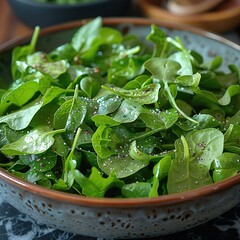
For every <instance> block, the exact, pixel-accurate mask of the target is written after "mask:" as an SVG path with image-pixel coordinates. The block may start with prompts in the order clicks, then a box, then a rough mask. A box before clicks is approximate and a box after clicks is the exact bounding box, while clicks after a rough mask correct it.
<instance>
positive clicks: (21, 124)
mask: <svg viewBox="0 0 240 240" xmlns="http://www.w3.org/2000/svg"><path fill="white" fill-rule="evenodd" d="M41 107H42V102H39V103H31V104H29V105H28V106H25V107H24V108H22V109H20V110H18V111H15V112H13V113H10V114H8V115H5V116H2V117H0V123H3V122H5V123H7V124H8V126H9V127H10V128H12V129H13V130H22V129H24V128H26V127H27V126H28V125H29V123H30V122H31V120H32V119H33V117H34V115H35V114H36V113H37V112H38V110H39V109H40V108H41Z"/></svg>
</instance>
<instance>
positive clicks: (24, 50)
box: [12, 27, 40, 80]
mask: <svg viewBox="0 0 240 240" xmlns="http://www.w3.org/2000/svg"><path fill="white" fill-rule="evenodd" d="M39 33H40V28H39V27H36V28H35V29H34V32H33V36H32V39H31V42H30V44H28V45H24V46H18V47H16V48H14V50H13V52H12V76H13V79H14V80H16V79H18V78H19V76H20V72H19V70H18V67H17V65H16V62H17V61H18V60H24V59H26V57H27V56H28V55H29V54H32V53H33V52H34V51H35V48H36V44H37V40H38V36H39Z"/></svg>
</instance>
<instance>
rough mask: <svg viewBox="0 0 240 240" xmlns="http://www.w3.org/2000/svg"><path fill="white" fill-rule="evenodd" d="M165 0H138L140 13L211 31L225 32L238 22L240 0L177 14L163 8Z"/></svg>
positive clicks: (239, 18) (229, 0) (231, 0)
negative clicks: (200, 11) (198, 11)
mask: <svg viewBox="0 0 240 240" xmlns="http://www.w3.org/2000/svg"><path fill="white" fill-rule="evenodd" d="M164 4H165V0H161V1H158V0H139V1H138V6H139V8H140V11H141V12H142V14H143V15H144V16H146V17H149V18H155V19H161V20H166V21H171V22H175V23H183V24H188V25H192V26H195V27H198V28H202V29H205V30H207V31H211V32H226V31H229V30H231V29H233V28H235V27H238V26H239V24H240V1H239V0H228V1H223V2H222V3H221V4H220V5H219V6H218V7H216V8H214V9H213V10H211V11H208V12H203V13H199V14H192V15H184V16H183V15H177V14H174V13H172V12H169V11H168V10H167V9H166V8H165V5H164Z"/></svg>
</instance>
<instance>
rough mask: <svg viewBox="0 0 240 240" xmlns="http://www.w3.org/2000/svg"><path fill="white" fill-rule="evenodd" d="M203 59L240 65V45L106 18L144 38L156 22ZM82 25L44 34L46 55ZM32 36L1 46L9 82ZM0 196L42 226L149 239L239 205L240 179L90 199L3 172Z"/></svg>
mask: <svg viewBox="0 0 240 240" xmlns="http://www.w3.org/2000/svg"><path fill="white" fill-rule="evenodd" d="M153 22H154V23H155V24H157V25H158V26H159V27H162V28H163V29H164V30H165V31H166V32H167V33H168V34H169V35H170V36H179V37H181V39H182V40H183V42H184V43H185V44H187V46H188V48H190V49H195V50H197V51H201V53H202V54H203V56H204V57H206V58H207V59H208V58H212V57H213V56H215V55H216V54H221V55H222V56H223V58H224V62H225V64H226V65H227V64H228V63H232V62H235V64H237V65H240V57H239V56H240V54H239V53H240V46H238V45H236V44H234V43H232V42H230V41H228V40H225V39H223V38H221V37H218V36H216V35H214V34H210V33H207V32H203V31H200V30H194V29H192V28H190V27H186V26H181V25H176V24H171V23H166V22H160V21H150V20H147V19H128V18H122V19H116V18H113V19H104V24H105V25H109V26H114V27H116V28H119V29H120V30H124V31H125V32H129V33H134V34H137V35H138V36H140V37H142V38H144V37H145V36H146V34H147V33H149V31H150V25H151V24H152V23H153ZM81 24H82V22H81V21H77V22H73V23H69V24H64V25H60V26H56V27H51V28H48V29H46V30H43V31H42V35H41V37H40V39H39V42H38V46H37V48H38V49H41V50H44V51H47V50H49V49H52V48H53V47H56V46H58V45H59V44H62V43H65V42H66V41H68V40H70V38H71V36H72V34H73V32H74V31H75V30H76V28H77V27H78V26H80V25H81ZM29 37H30V36H28V37H26V38H23V39H21V40H18V41H14V42H11V43H8V44H6V45H5V46H2V47H0V48H1V49H0V52H1V54H0V56H1V57H0V66H2V67H1V70H0V72H1V78H2V79H9V80H10V61H11V57H10V56H11V50H12V48H13V47H14V46H16V45H19V44H23V43H26V42H28V41H29ZM0 194H1V195H2V197H3V198H4V199H5V201H6V202H8V203H10V204H12V205H13V206H15V207H16V208H17V209H18V210H20V211H21V212H23V213H25V214H28V215H29V216H31V217H32V218H33V219H35V220H36V221H37V222H38V223H40V224H47V225H49V226H50V227H53V228H57V229H60V230H63V231H68V232H72V233H76V234H80V235H86V236H92V237H100V238H121V239H124V238H125V239H128V238H138V239H139V238H147V237H153V236H162V235H167V234H171V233H176V232H178V231H181V230H185V229H188V228H192V227H194V226H196V225H199V224H201V223H204V222H206V221H208V220H210V219H213V218H215V217H217V216H219V215H221V214H223V213H224V212H226V211H228V210H229V209H231V208H233V207H234V206H236V205H237V204H239V203H240V174H238V175H235V176H234V177H231V178H229V179H226V180H224V181H222V182H219V183H215V184H211V185H208V186H206V187H203V188H200V189H195V190H191V191H186V192H183V193H178V194H170V195H165V196H160V197H155V198H137V199H120V198H114V199H111V198H105V199H103V198H93V197H92V198H91V197H83V196H79V195H74V194H70V193H62V192H58V191H54V190H49V189H47V188H43V187H40V186H37V185H34V184H31V183H28V182H26V181H23V180H21V179H19V178H17V177H15V176H13V175H11V174H9V173H7V172H6V171H5V170H2V169H1V170H0Z"/></svg>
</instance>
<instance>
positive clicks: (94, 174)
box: [74, 167, 124, 197]
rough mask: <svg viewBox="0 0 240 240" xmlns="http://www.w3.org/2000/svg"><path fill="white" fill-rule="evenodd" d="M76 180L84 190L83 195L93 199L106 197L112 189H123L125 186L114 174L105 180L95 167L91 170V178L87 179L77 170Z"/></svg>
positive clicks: (75, 173)
mask: <svg viewBox="0 0 240 240" xmlns="http://www.w3.org/2000/svg"><path fill="white" fill-rule="evenodd" d="M74 178H75V181H76V182H77V183H78V184H79V185H80V187H81V188H82V193H83V194H84V195H86V196H91V197H104V196H105V193H106V192H107V191H108V189H110V188H112V187H118V188H121V187H122V186H123V184H124V183H123V182H122V181H120V180H119V179H118V178H117V177H116V176H115V174H114V173H111V174H110V175H109V176H108V177H107V178H104V177H103V176H102V175H101V173H100V172H99V171H98V170H97V169H96V168H95V167H93V168H92V169H91V174H90V176H89V178H87V177H85V176H84V175H83V174H82V173H81V172H80V171H78V170H75V172H74Z"/></svg>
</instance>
